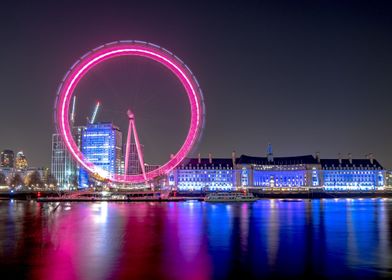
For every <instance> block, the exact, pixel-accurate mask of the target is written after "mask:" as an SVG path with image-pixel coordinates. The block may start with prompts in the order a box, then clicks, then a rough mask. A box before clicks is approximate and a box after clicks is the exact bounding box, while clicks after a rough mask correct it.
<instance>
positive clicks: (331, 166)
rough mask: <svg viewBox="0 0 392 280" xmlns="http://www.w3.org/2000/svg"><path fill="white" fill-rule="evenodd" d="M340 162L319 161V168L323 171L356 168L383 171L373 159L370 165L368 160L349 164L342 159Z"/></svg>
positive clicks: (331, 160)
mask: <svg viewBox="0 0 392 280" xmlns="http://www.w3.org/2000/svg"><path fill="white" fill-rule="evenodd" d="M341 161H342V162H341V163H340V162H339V159H321V160H320V163H321V167H322V168H323V169H336V168H340V167H341V168H347V167H349V168H354V167H356V168H358V167H371V168H372V169H384V168H383V167H382V165H381V164H380V163H379V162H378V161H377V160H375V159H373V163H371V160H370V159H352V160H351V163H350V160H348V159H342V160H341Z"/></svg>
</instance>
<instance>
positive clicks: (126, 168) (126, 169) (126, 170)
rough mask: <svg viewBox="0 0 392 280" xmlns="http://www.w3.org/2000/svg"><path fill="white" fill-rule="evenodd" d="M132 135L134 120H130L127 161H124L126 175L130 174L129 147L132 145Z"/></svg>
mask: <svg viewBox="0 0 392 280" xmlns="http://www.w3.org/2000/svg"><path fill="white" fill-rule="evenodd" d="M131 136H132V120H129V126H128V136H127V146H126V149H125V163H124V175H125V176H126V175H128V166H129V165H128V164H129V149H130V146H131Z"/></svg>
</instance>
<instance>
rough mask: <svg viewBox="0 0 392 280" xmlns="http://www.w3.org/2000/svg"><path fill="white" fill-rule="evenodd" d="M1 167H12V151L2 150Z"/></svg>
mask: <svg viewBox="0 0 392 280" xmlns="http://www.w3.org/2000/svg"><path fill="white" fill-rule="evenodd" d="M0 165H1V167H10V168H12V167H14V151H11V150H4V151H2V152H1V154H0Z"/></svg>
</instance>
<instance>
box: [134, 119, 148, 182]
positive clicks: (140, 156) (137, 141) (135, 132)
mask: <svg viewBox="0 0 392 280" xmlns="http://www.w3.org/2000/svg"><path fill="white" fill-rule="evenodd" d="M131 123H132V128H133V133H134V135H135V144H136V150H137V155H138V158H139V163H140V167H141V169H142V173H143V177H144V181H145V182H147V176H146V169H145V166H144V159H143V153H142V149H141V148H140V142H139V137H138V135H137V131H136V127H135V122H134V121H133V120H132V121H131Z"/></svg>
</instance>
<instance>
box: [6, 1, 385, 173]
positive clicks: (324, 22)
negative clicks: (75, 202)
mask: <svg viewBox="0 0 392 280" xmlns="http://www.w3.org/2000/svg"><path fill="white" fill-rule="evenodd" d="M10 2H11V1H10ZM13 2H15V3H3V2H2V6H1V8H0V36H1V37H0V38H1V44H0V50H1V52H0V61H1V64H0V94H1V109H0V127H1V137H0V149H1V150H2V149H6V148H10V149H13V150H15V151H18V150H23V151H24V152H25V154H26V156H27V158H28V160H29V161H30V164H31V165H33V166H50V154H51V134H52V133H53V131H54V122H53V104H54V100H55V95H56V90H57V87H58V85H59V82H60V81H61V79H62V78H63V76H64V74H65V73H66V72H67V70H68V69H69V67H70V66H71V65H72V64H73V63H74V62H75V61H76V60H77V59H78V58H79V57H80V56H82V55H83V54H84V53H86V52H88V51H89V50H91V49H93V48H95V47H97V46H99V45H101V44H104V43H108V42H111V41H116V40H131V39H134V40H142V41H148V42H152V43H155V44H158V45H160V46H162V47H164V48H166V49H168V50H170V51H172V52H173V53H175V54H176V55H177V56H178V57H180V58H181V59H182V60H183V61H184V62H185V63H186V64H187V65H188V66H189V67H190V69H192V72H193V73H194V74H195V75H196V77H197V79H198V81H199V83H200V85H201V87H202V89H203V92H204V98H205V103H206V109H207V116H206V128H205V130H204V135H203V138H202V141H201V143H200V145H199V147H198V150H199V151H200V152H201V153H202V154H203V155H204V156H207V154H208V152H211V153H212V154H213V156H216V157H230V155H231V151H232V150H236V152H237V154H238V155H240V154H249V155H255V156H264V155H265V152H266V146H267V144H268V143H272V145H273V148H274V154H275V155H276V156H294V155H302V154H314V153H315V152H317V151H319V152H320V154H321V157H324V158H329V157H337V154H338V153H342V155H343V156H347V153H352V154H353V157H364V156H365V154H367V153H370V152H372V153H374V155H375V157H376V158H377V159H378V160H379V161H380V162H381V163H382V164H383V165H384V166H385V167H388V168H391V167H392V145H391V143H392V129H391V128H390V125H389V124H390V122H391V120H392V112H391V109H390V108H391V107H392V97H391V95H392V1H344V0H336V1H333V0H329V1H315V0H314V1H277V0H273V1H222V2H215V3H212V2H213V1H206V2H203V1H195V2H194V3H192V2H190V1H180V2H179V3H175V2H174V1H167V2H168V3H170V4H163V3H162V2H163V1H157V2H153V1H137V2H136V1H135V2H133V1H126V2H125V1H124V3H121V2H117V3H114V2H115V1H104V2H101V3H100V2H98V1H91V2H84V3H80V2H82V1H74V2H73V1H60V0H59V1H13ZM140 2H143V3H142V4H141V3H140ZM76 95H77V96H78V102H79V103H78V105H80V106H77V112H78V113H77V114H78V116H77V119H78V122H80V123H81V124H82V123H83V122H85V117H86V116H89V115H91V111H92V108H93V106H94V103H95V102H96V100H97V99H99V100H100V101H101V102H102V103H103V105H102V111H101V113H99V114H98V121H113V122H115V123H116V124H118V125H119V126H120V127H121V128H122V129H123V130H125V129H126V119H124V118H123V112H124V115H125V110H126V109H127V108H128V107H130V108H131V107H132V109H133V110H135V112H136V113H135V114H136V118H137V121H138V123H137V127H138V132H139V134H140V138H141V140H142V142H143V144H144V145H145V151H146V154H147V156H148V158H149V161H151V162H152V163H155V162H157V163H158V162H162V161H163V160H164V159H165V157H166V156H167V155H168V154H169V153H170V152H173V149H174V150H175V149H176V147H177V146H178V145H180V143H181V141H182V139H183V138H184V137H185V132H186V124H187V120H188V119H189V116H188V114H189V111H187V107H186V106H187V103H186V98H185V97H184V91H183V90H182V88H181V86H179V83H178V81H177V80H176V79H175V78H174V77H173V76H172V75H171V73H170V72H168V71H166V70H165V69H163V68H162V67H161V66H160V65H157V64H156V63H153V62H151V61H147V60H143V59H137V58H121V59H118V61H115V60H113V61H110V62H108V63H105V64H103V65H100V66H99V67H97V69H96V71H94V72H93V73H91V74H89V75H88V76H87V77H86V79H85V80H83V81H82V83H81V84H80V86H79V87H78V89H77V92H76ZM154 97H156V98H154ZM162 116H163V117H162ZM187 118H188V119H187ZM161 150H162V151H163V150H164V152H161Z"/></svg>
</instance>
